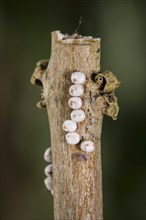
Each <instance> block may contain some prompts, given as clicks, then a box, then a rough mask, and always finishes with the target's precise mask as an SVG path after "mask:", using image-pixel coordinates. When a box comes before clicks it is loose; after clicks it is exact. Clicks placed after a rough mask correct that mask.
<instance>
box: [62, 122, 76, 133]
mask: <svg viewBox="0 0 146 220" xmlns="http://www.w3.org/2000/svg"><path fill="white" fill-rule="evenodd" d="M62 129H63V130H64V131H67V132H73V131H75V130H76V129H77V123H76V122H75V121H72V120H66V121H64V123H63V125H62Z"/></svg>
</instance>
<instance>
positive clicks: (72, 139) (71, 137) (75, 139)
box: [66, 132, 80, 145]
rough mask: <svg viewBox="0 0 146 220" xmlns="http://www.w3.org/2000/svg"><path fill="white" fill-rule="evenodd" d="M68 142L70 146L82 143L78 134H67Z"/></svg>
mask: <svg viewBox="0 0 146 220" xmlns="http://www.w3.org/2000/svg"><path fill="white" fill-rule="evenodd" d="M66 141H67V143H68V144H73V145H74V144H77V143H79V141H80V135H79V134H78V133H77V132H71V133H67V134H66Z"/></svg>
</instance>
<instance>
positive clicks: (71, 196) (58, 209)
mask: <svg viewBox="0 0 146 220" xmlns="http://www.w3.org/2000/svg"><path fill="white" fill-rule="evenodd" d="M99 70H100V39H99V38H97V39H95V38H91V37H81V36H77V35H74V36H63V35H62V34H61V33H60V32H59V31H55V32H53V33H52V50H51V57H50V61H49V65H48V67H47V71H46V74H45V75H44V76H43V77H42V79H41V81H42V84H43V88H44V98H45V100H46V107H47V112H48V116H49V125H50V131H51V145H52V146H51V147H52V157H53V158H52V163H53V188H54V216H55V220H102V219H103V213H102V170H101V145H100V140H101V127H102V119H103V114H102V112H103V110H102V109H103V107H104V106H103V103H102V101H101V100H100V98H99V99H98V98H97V97H95V96H92V91H91V90H92V86H94V85H93V83H92V81H91V75H92V73H93V72H96V73H97V72H99ZM73 71H82V72H84V73H85V74H86V78H87V80H86V83H85V85H84V87H85V94H84V95H83V97H82V98H83V102H84V104H83V107H82V109H83V110H84V111H85V114H86V119H85V120H84V121H83V122H81V123H79V124H78V125H79V126H78V130H77V132H78V133H79V134H80V135H81V137H82V140H85V139H86V140H91V141H93V142H94V144H95V150H94V151H93V152H91V153H85V152H83V151H81V150H80V147H79V146H80V144H77V145H69V144H67V143H66V140H65V134H66V133H65V132H64V131H63V130H62V124H63V122H64V120H67V119H70V113H71V109H70V108H69V107H68V103H67V102H68V99H69V98H70V95H69V92H68V91H69V87H70V85H72V82H71V80H70V76H71V73H72V72H73Z"/></svg>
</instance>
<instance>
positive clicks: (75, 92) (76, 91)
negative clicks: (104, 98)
mask: <svg viewBox="0 0 146 220" xmlns="http://www.w3.org/2000/svg"><path fill="white" fill-rule="evenodd" d="M69 94H70V95H71V96H81V95H83V94H84V87H83V86H82V85H72V86H70V88H69Z"/></svg>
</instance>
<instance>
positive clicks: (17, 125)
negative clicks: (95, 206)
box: [0, 0, 146, 220]
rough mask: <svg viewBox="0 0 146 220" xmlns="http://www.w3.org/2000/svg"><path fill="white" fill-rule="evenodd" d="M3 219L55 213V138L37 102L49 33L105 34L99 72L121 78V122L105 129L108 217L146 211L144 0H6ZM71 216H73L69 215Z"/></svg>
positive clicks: (138, 218) (139, 219) (37, 218)
mask: <svg viewBox="0 0 146 220" xmlns="http://www.w3.org/2000/svg"><path fill="white" fill-rule="evenodd" d="M0 6H1V7H0V18H1V33H0V38H1V44H0V50H1V61H0V68H1V85H0V89H1V108H0V109H1V220H53V202H52V196H51V194H50V193H49V192H48V191H47V190H46V189H45V187H44V184H43V180H44V177H45V176H44V171H43V170H44V167H45V165H46V163H45V161H44V160H43V154H44V151H45V149H46V148H47V146H49V145H50V135H49V126H48V118H47V113H46V110H41V111H40V110H39V109H38V108H36V107H35V104H36V102H37V101H38V100H39V99H40V88H37V87H33V86H32V85H31V84H30V82H29V81H30V77H31V74H32V72H33V70H34V67H35V63H36V62H37V61H38V60H39V59H42V58H48V57H49V56H50V44H51V35H50V33H51V32H52V31H55V30H60V31H61V32H62V33H69V34H72V33H74V31H75V29H76V27H77V25H78V21H79V18H80V16H82V17H83V20H84V23H83V24H82V25H81V27H80V29H79V33H80V34H82V35H90V36H93V37H101V49H102V50H101V51H102V52H101V54H102V56H101V71H104V70H107V69H110V70H111V71H112V72H113V73H115V74H116V75H117V77H118V78H119V79H120V81H121V82H122V84H121V86H120V87H119V89H118V90H117V92H116V94H117V96H118V98H119V105H120V114H119V118H118V120H117V121H115V122H114V121H112V119H111V118H108V117H104V123H103V132H102V166H103V199H104V219H105V220H144V219H145V218H146V215H145V208H146V207H145V202H146V201H145V198H146V191H145V189H146V188H145V184H146V176H145V133H144V131H145V83H146V81H145V1H119V0H117V1H43V0H42V1H13V0H12V1H1V2H0ZM68 220H69V219H68Z"/></svg>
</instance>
